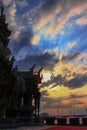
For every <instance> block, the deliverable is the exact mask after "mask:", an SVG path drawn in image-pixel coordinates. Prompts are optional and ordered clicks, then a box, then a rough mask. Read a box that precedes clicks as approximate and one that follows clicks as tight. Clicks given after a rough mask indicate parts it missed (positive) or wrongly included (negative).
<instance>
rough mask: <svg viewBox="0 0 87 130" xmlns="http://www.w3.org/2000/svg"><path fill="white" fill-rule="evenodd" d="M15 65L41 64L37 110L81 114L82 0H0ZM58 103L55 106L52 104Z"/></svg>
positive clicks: (86, 16)
mask: <svg viewBox="0 0 87 130" xmlns="http://www.w3.org/2000/svg"><path fill="white" fill-rule="evenodd" d="M0 5H3V6H4V7H5V14H6V16H7V22H8V23H9V29H10V30H12V34H11V40H10V43H9V48H10V49H11V56H13V55H14V56H15V58H16V61H15V65H18V67H19V70H24V71H27V70H28V68H30V67H31V66H32V65H33V64H36V65H37V66H36V68H35V71H36V70H38V69H39V68H40V67H43V71H42V73H43V81H42V84H41V85H40V90H41V93H42V98H41V112H49V114H50V115H53V114H55V115H56V114H59V115H61V114H72V113H73V114H87V111H86V109H85V108H87V0H0ZM57 108H58V109H57Z"/></svg>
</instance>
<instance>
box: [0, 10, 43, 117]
mask: <svg viewBox="0 0 87 130" xmlns="http://www.w3.org/2000/svg"><path fill="white" fill-rule="evenodd" d="M10 36H11V31H10V30H9V29H8V23H6V17H5V15H4V8H3V7H1V15H0V117H2V118H7V117H15V118H16V117H19V118H30V119H32V118H33V117H34V118H39V109H40V98H41V93H40V89H39V87H38V85H39V84H41V80H42V78H43V76H42V75H41V71H42V69H43V68H42V67H41V68H40V69H39V70H38V71H37V72H35V71H34V69H35V66H36V64H34V65H33V66H32V67H31V68H29V69H28V71H19V69H18V67H17V65H16V66H15V67H13V64H14V62H15V57H14V56H13V57H12V58H10V55H11V51H10V49H9V48H8V44H9V41H10Z"/></svg>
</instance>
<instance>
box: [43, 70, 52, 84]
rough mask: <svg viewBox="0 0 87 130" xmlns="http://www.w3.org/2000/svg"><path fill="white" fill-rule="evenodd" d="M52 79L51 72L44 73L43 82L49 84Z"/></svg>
mask: <svg viewBox="0 0 87 130" xmlns="http://www.w3.org/2000/svg"><path fill="white" fill-rule="evenodd" d="M50 79H51V74H50V73H49V72H48V73H43V80H42V82H47V81H48V80H50Z"/></svg>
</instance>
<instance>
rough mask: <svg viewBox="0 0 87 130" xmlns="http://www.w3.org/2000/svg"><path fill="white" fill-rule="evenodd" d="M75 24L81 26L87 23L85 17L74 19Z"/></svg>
mask: <svg viewBox="0 0 87 130" xmlns="http://www.w3.org/2000/svg"><path fill="white" fill-rule="evenodd" d="M76 24H78V25H80V26H83V25H86V24H87V18H86V17H82V18H79V19H77V20H76Z"/></svg>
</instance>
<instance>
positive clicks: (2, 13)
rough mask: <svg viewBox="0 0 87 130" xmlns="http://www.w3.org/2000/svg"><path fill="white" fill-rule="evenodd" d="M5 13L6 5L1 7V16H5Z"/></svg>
mask: <svg viewBox="0 0 87 130" xmlns="http://www.w3.org/2000/svg"><path fill="white" fill-rule="evenodd" d="M3 15H4V7H3V6H2V7H1V16H3Z"/></svg>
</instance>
